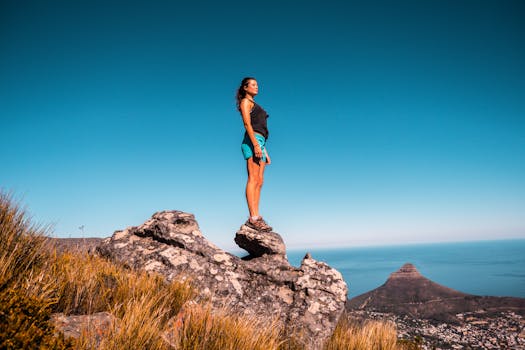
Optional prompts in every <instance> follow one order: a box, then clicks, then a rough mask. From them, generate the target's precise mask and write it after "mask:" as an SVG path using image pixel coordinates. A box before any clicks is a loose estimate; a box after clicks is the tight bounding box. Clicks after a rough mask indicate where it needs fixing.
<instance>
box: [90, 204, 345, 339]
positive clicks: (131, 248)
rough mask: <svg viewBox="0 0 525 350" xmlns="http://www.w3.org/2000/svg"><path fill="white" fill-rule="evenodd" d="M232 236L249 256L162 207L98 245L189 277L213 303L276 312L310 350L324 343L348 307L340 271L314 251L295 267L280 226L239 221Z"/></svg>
mask: <svg viewBox="0 0 525 350" xmlns="http://www.w3.org/2000/svg"><path fill="white" fill-rule="evenodd" d="M235 241H236V242H237V243H238V244H239V245H240V246H241V247H243V248H245V249H246V250H247V251H248V252H249V253H250V258H249V259H247V260H243V259H240V258H238V257H237V256H234V255H232V254H230V253H228V252H226V251H224V250H222V249H220V248H218V247H217V246H215V245H214V244H212V243H211V242H209V241H208V240H207V239H206V238H205V237H204V236H203V235H202V233H201V232H200V230H199V227H198V224H197V222H196V220H195V218H194V216H193V215H192V214H188V213H184V212H180V211H163V212H158V213H155V214H154V215H153V216H152V217H151V219H149V220H148V221H146V222H145V223H144V224H142V225H140V226H138V227H129V228H127V229H125V230H122V231H116V232H115V233H114V234H113V236H112V237H111V238H107V239H105V240H104V241H103V242H102V243H101V245H100V246H99V247H98V248H97V251H98V252H99V254H101V255H103V256H106V257H108V258H110V259H112V260H114V261H118V262H120V263H124V264H127V265H129V266H130V267H133V268H138V269H145V270H148V271H155V272H158V273H160V274H162V275H163V276H165V278H166V279H167V280H174V279H190V280H191V281H192V282H193V284H194V285H195V286H196V289H197V291H198V292H199V293H200V296H199V297H200V298H202V299H208V300H210V301H211V304H212V305H213V306H214V307H216V308H223V307H224V306H229V307H231V308H233V310H236V311H238V312H241V313H245V314H251V315H257V316H258V318H259V319H267V320H272V319H275V318H278V319H279V320H280V321H281V323H282V325H283V327H284V329H285V330H286V331H287V332H291V333H292V332H293V333H294V334H301V335H303V342H304V348H305V349H321V348H322V345H323V343H324V342H325V340H326V339H327V338H328V337H329V336H330V335H331V334H332V332H333V330H334V328H335V325H336V324H337V321H338V319H339V317H340V315H341V313H342V312H343V310H344V306H345V302H346V295H347V286H346V283H345V282H344V280H343V278H342V276H341V274H340V273H339V272H338V271H337V270H335V269H333V268H331V267H330V266H328V265H327V264H325V263H323V262H319V261H316V260H314V259H313V258H312V257H311V256H310V255H309V254H307V255H306V256H305V257H304V259H303V261H302V263H301V266H299V267H298V268H296V267H293V266H291V265H290V264H289V263H288V260H287V258H286V255H285V247H284V243H283V241H282V238H281V237H280V236H279V235H278V234H277V233H275V232H270V233H260V232H257V231H255V230H252V229H250V228H248V227H246V226H242V227H241V228H240V230H239V231H238V232H237V235H236V239H235Z"/></svg>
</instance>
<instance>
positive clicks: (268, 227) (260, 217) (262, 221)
mask: <svg viewBox="0 0 525 350" xmlns="http://www.w3.org/2000/svg"><path fill="white" fill-rule="evenodd" d="M257 221H259V222H261V223H262V224H263V225H264V229H263V231H271V230H273V228H272V227H271V226H270V225H268V224H267V223H266V221H264V219H263V218H262V216H259V219H258V220H257Z"/></svg>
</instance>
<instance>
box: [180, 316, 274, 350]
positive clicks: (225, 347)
mask: <svg viewBox="0 0 525 350" xmlns="http://www.w3.org/2000/svg"><path fill="white" fill-rule="evenodd" d="M262 322H263V321H262V320H260V319H257V318H256V317H255V316H246V315H239V314H236V313H233V312H231V311H228V310H226V309H225V310H223V311H214V312H212V310H211V308H210V307H200V306H196V307H193V308H191V309H189V310H188V311H187V314H186V316H185V321H184V322H183V323H182V326H181V327H180V329H172V330H171V331H172V332H175V333H176V336H175V339H176V340H175V343H176V344H174V345H175V347H176V348H177V349H181V350H190V349H207V350H238V349H250V350H272V349H278V347H279V345H280V344H281V327H280V326H279V324H278V323H277V322H276V321H273V322H272V321H270V322H269V323H268V322H265V323H262Z"/></svg>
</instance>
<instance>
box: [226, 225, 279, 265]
mask: <svg viewBox="0 0 525 350" xmlns="http://www.w3.org/2000/svg"><path fill="white" fill-rule="evenodd" d="M235 243H237V245H238V246H239V247H241V248H242V249H244V250H246V251H247V252H248V253H250V255H249V257H250V258H258V257H260V256H263V255H264V254H269V255H286V247H285V245H284V242H283V239H282V237H281V236H279V234H278V233H275V232H260V231H257V230H254V229H252V228H251V227H248V226H246V225H242V226H241V228H240V229H239V231H237V234H236V235H235Z"/></svg>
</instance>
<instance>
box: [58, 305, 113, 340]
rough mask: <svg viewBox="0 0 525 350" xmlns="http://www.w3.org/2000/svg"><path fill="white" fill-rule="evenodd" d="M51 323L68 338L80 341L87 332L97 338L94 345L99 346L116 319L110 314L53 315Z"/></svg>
mask: <svg viewBox="0 0 525 350" xmlns="http://www.w3.org/2000/svg"><path fill="white" fill-rule="evenodd" d="M51 321H52V323H53V324H54V325H55V327H56V329H57V330H58V331H60V332H62V333H63V334H64V336H65V337H66V338H70V337H71V338H75V339H78V338H79V337H80V335H81V334H82V332H83V331H87V332H88V333H89V334H93V335H94V337H95V338H94V339H93V341H94V344H93V345H99V344H100V342H101V340H102V338H103V337H104V336H105V335H106V334H108V333H109V330H110V328H111V326H112V324H113V322H114V321H115V317H114V316H113V315H111V314H110V313H108V312H98V313H95V314H92V315H70V316H67V315H64V314H62V313H60V314H53V315H52V316H51Z"/></svg>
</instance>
